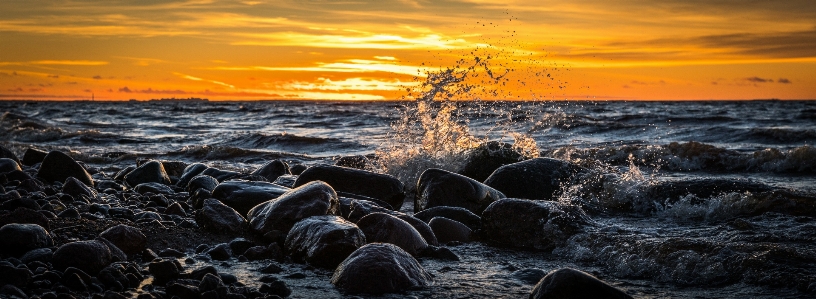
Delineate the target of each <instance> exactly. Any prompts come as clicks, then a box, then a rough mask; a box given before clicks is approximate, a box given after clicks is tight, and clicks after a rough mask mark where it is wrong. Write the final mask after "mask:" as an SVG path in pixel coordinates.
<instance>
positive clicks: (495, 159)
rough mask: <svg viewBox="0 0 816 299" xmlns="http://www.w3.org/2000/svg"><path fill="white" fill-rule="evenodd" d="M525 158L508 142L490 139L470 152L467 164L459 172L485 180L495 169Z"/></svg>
mask: <svg viewBox="0 0 816 299" xmlns="http://www.w3.org/2000/svg"><path fill="white" fill-rule="evenodd" d="M521 160H524V155H522V154H521V153H519V152H518V151H517V150H515V149H513V146H512V145H510V144H507V143H503V142H498V141H490V142H486V143H483V144H480V145H479V146H478V147H476V148H475V149H472V150H470V151H469V152H468V156H467V158H466V162H465V166H464V167H463V168H462V170H461V171H459V174H461V175H463V176H466V177H469V178H472V179H474V180H477V181H480V182H483V181H484V180H485V179H487V177H489V176H490V174H491V173H493V171H495V170H496V169H498V168H499V167H502V166H504V165H507V164H513V163H516V162H519V161H521Z"/></svg>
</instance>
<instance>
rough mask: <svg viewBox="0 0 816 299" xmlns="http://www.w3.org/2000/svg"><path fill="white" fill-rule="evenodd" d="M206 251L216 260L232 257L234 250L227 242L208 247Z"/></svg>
mask: <svg viewBox="0 0 816 299" xmlns="http://www.w3.org/2000/svg"><path fill="white" fill-rule="evenodd" d="M205 253H206V254H208V255H209V256H210V258H212V259H213V260H216V261H226V260H229V259H230V258H231V257H232V250H231V249H230V246H229V244H227V243H221V244H218V245H216V246H215V247H213V248H210V249H208V250H207V251H206V252H205Z"/></svg>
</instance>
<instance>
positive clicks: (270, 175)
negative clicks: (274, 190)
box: [252, 160, 290, 182]
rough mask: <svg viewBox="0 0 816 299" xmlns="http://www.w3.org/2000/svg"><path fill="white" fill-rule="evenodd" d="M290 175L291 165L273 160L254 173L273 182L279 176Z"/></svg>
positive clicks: (253, 173)
mask: <svg viewBox="0 0 816 299" xmlns="http://www.w3.org/2000/svg"><path fill="white" fill-rule="evenodd" d="M284 174H290V173H289V165H287V164H286V162H283V161H281V160H272V161H269V162H267V163H266V164H264V165H263V166H261V167H260V168H258V169H257V170H255V171H253V172H252V175H257V176H262V177H264V178H265V179H266V180H268V181H270V182H272V181H275V179H277V178H278V177H279V176H282V175H284Z"/></svg>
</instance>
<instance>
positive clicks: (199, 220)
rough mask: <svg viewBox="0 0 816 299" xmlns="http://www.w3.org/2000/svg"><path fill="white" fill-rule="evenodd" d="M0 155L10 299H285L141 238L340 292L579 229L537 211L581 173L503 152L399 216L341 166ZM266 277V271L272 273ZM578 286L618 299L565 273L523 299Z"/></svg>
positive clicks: (580, 221)
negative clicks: (244, 167)
mask: <svg viewBox="0 0 816 299" xmlns="http://www.w3.org/2000/svg"><path fill="white" fill-rule="evenodd" d="M0 149H2V151H0V155H2V157H1V158H0V185H2V186H0V219H2V220H0V225H2V228H0V251H2V252H0V255H1V256H2V257H3V258H4V260H3V261H2V262H0V287H2V288H0V294H2V295H7V296H16V297H21V298H27V297H39V298H72V297H73V298H76V297H88V296H92V297H94V298H120V297H127V296H131V297H133V296H137V297H139V298H173V297H178V298H182V299H187V298H208V299H209V298H277V297H286V296H288V295H289V294H290V293H291V292H292V290H291V289H290V288H289V287H287V286H286V284H285V283H284V282H283V281H281V280H279V279H276V278H275V277H274V276H269V277H267V278H266V279H265V281H262V282H263V283H264V284H263V286H262V287H260V288H257V289H255V288H250V287H245V286H244V285H243V284H242V283H241V282H239V281H237V280H236V279H235V277H234V276H231V275H230V274H227V273H218V271H216V269H215V268H213V267H211V266H209V267H203V268H199V269H185V268H184V266H183V265H182V264H181V262H179V259H181V258H184V257H186V256H188V252H187V251H188V250H192V248H175V249H172V248H168V249H164V250H159V249H157V248H150V246H148V243H150V240H149V239H148V238H147V237H146V235H145V231H144V229H146V228H148V227H162V228H168V229H174V228H177V229H188V230H195V231H205V232H208V233H211V234H225V235H229V236H233V237H235V238H234V239H233V240H232V241H230V242H223V243H218V244H201V245H199V246H197V247H196V248H195V249H194V254H195V257H196V258H200V259H205V260H213V261H225V260H230V259H233V258H235V259H237V260H238V261H250V260H272V261H275V262H284V261H290V262H294V263H307V264H309V265H311V266H314V267H318V268H324V269H329V270H334V275H333V276H332V278H331V283H332V284H334V285H335V286H336V287H337V288H338V289H339V290H340V291H341V292H343V293H348V294H357V293H366V294H381V293H392V292H401V291H405V290H409V289H413V288H423V287H427V286H430V285H432V284H433V278H432V276H431V275H430V274H429V273H428V272H426V271H425V269H423V267H422V265H421V264H420V263H419V261H418V260H417V259H418V258H419V259H423V258H429V259H438V260H442V261H451V262H455V261H458V260H459V257H458V256H456V254H454V253H453V252H452V251H451V250H450V249H448V246H455V245H457V244H461V243H466V242H472V241H484V242H487V243H489V244H494V245H497V246H507V247H515V248H525V249H537V250H551V249H552V248H554V247H557V246H559V245H560V244H562V243H563V242H565V241H566V240H567V239H568V238H569V237H570V236H572V235H574V234H576V233H579V232H581V231H582V230H583V229H584V227H585V226H587V225H591V220H590V219H589V216H587V215H586V214H585V213H584V212H583V210H581V209H580V208H579V207H577V206H571V205H567V204H563V203H560V202H557V201H551V200H550V199H552V197H553V196H554V194H556V193H557V192H558V190H559V189H560V188H561V186H562V185H563V184H567V183H569V182H570V181H571V180H574V179H575V177H576V176H577V175H580V174H581V173H583V172H585V171H586V169H583V168H581V167H579V166H576V165H574V164H571V163H568V162H565V161H560V160H554V159H547V158H536V159H530V160H525V161H521V162H518V158H517V157H516V158H515V159H516V160H515V161H512V162H515V163H505V162H508V161H511V160H512V159H513V158H512V157H506V156H505V155H506V154H507V153H508V152H506V151H498V152H496V151H489V152H485V153H482V154H480V155H476V156H474V159H473V160H471V163H470V164H469V165H470V166H469V167H468V168H466V170H468V171H471V172H473V173H474V174H473V176H475V177H485V179H484V180H483V182H482V181H477V180H476V179H473V178H471V177H468V176H465V175H462V174H457V173H451V172H448V171H444V170H441V169H428V170H426V171H425V172H424V173H422V175H421V176H420V178H419V181H418V182H417V185H416V197H415V198H414V199H413V201H414V209H415V210H414V212H415V213H414V214H413V215H410V214H407V213H404V212H401V211H400V209H401V207H402V206H403V204H404V201H405V200H406V193H405V192H406V187H405V186H404V185H403V183H402V182H400V181H399V180H397V179H396V178H394V177H392V176H389V175H385V174H379V173H374V172H370V171H365V170H361V169H356V168H351V167H343V166H337V165H315V166H311V167H308V168H306V167H303V166H301V165H297V166H292V167H290V166H289V165H287V163H285V162H283V161H279V160H274V161H270V162H269V163H267V164H265V165H263V166H262V167H260V168H259V169H257V170H255V171H253V172H251V173H240V172H234V171H227V170H221V169H217V168H213V167H209V166H207V165H204V164H201V163H193V164H189V165H187V164H185V163H182V162H177V161H156V160H140V161H138V162H137V164H136V165H132V166H129V167H127V168H125V169H122V170H121V171H119V172H118V173H116V174H112V175H108V174H106V173H104V172H102V171H99V170H98V169H95V168H92V167H88V166H87V165H84V164H83V163H81V162H78V161H75V160H74V159H73V158H71V157H70V156H69V155H66V154H65V153H62V152H59V151H52V152H48V153H46V152H42V151H38V150H36V149H29V150H27V151H26V152H25V154H24V158H23V160H22V161H20V160H19V159H17V157H16V156H14V154H13V153H11V152H10V151H8V150H6V149H4V148H2V147H0ZM496 153H498V156H496V155H497V154H496ZM491 155H493V156H491ZM497 161H498V162H497ZM364 162H365V161H363V162H362V163H364ZM343 163H345V164H348V165H349V166H359V165H358V164H360V163H361V162H360V161H357V160H354V159H352V160H349V161H345V162H343ZM505 164H506V165H505ZM474 165H476V166H474ZM487 172H489V174H488V175H485V173H487ZM410 188H413V186H411V187H410ZM66 219H73V220H76V221H80V222H77V223H82V222H81V221H86V222H85V223H87V222H95V221H102V220H111V219H112V220H115V221H116V223H117V224H116V225H111V226H110V227H106V229H105V230H104V231H103V232H101V233H99V234H98V235H96V236H84V237H77V236H68V237H66V236H65V235H64V233H63V230H61V229H64V228H51V227H50V224H52V223H63V222H60V221H62V220H66ZM155 251H158V253H156V252H155ZM270 267H271V268H272V270H270V271H272V272H273V273H274V268H275V267H274V263H273V264H272V266H270ZM278 271H279V270H278ZM578 289H581V290H582V291H584V292H585V294H594V295H598V296H601V297H603V296H604V294H613V295H614V296H612V295H609V296H607V297H610V296H611V297H615V296H618V295H622V296H624V297H625V296H626V295H625V294H623V293H622V292H620V291H619V290H617V289H615V288H613V287H611V286H609V285H607V284H605V283H603V282H601V281H599V280H597V279H595V278H594V277H592V276H590V275H588V274H586V273H583V272H580V271H576V270H571V269H566V270H559V271H555V272H553V273H551V274H550V275H547V276H546V277H544V278H543V279H542V280H541V282H539V284H538V285H537V286H536V288H535V290H534V291H533V293H532V294H531V298H550V297H548V296H549V295H547V294H549V293H552V294H557V293H558V292H562V293H563V292H565V291H564V290H568V291H566V292H567V293H569V290H578ZM586 292H588V293H586ZM593 292H594V293H593ZM542 294H544V295H542ZM565 294H566V293H565ZM582 294H583V293H582ZM559 298H560V297H559ZM563 298H573V297H569V296H567V297H563ZM615 298H617V297H615Z"/></svg>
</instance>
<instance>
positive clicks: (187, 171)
mask: <svg viewBox="0 0 816 299" xmlns="http://www.w3.org/2000/svg"><path fill="white" fill-rule="evenodd" d="M207 168H209V167H207V165H204V164H201V163H193V164H190V165H187V167H185V168H184V171H182V174H181V177H179V181H178V183H177V185H178V186H180V187H186V186H187V184H188V183H190V180H192V179H193V178H194V177H196V176H198V175H199V174H201V173H202V172H204V170H206V169H207Z"/></svg>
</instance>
